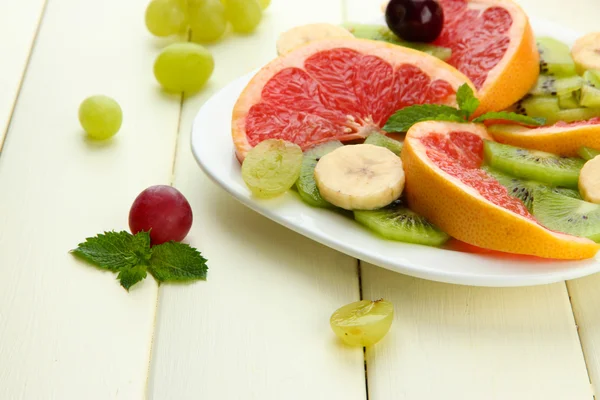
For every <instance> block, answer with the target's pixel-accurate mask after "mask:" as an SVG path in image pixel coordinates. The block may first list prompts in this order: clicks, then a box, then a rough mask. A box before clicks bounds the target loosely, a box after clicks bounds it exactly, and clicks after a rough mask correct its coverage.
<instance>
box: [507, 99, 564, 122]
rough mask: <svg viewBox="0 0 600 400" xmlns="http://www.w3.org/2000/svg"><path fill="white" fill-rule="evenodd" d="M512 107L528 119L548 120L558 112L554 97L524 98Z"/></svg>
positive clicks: (558, 108)
mask: <svg viewBox="0 0 600 400" xmlns="http://www.w3.org/2000/svg"><path fill="white" fill-rule="evenodd" d="M514 107H515V111H516V112H517V113H519V114H523V115H529V116H530V117H544V118H549V117H551V116H552V115H554V114H555V113H557V112H559V111H560V106H559V105H558V98H557V97H556V96H526V97H524V98H523V99H521V100H519V101H518V102H517V103H516V104H515V106H514Z"/></svg>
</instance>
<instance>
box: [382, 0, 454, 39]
mask: <svg viewBox="0 0 600 400" xmlns="http://www.w3.org/2000/svg"><path fill="white" fill-rule="evenodd" d="M385 22H386V23H387V26H388V27H389V28H390V30H391V31H392V32H394V33H395V34H396V36H398V37H399V38H401V39H404V40H408V41H409V42H426V43H429V42H433V41H434V40H435V39H437V37H438V36H439V35H440V33H441V32H442V28H443V26H444V11H443V10H442V6H440V3H438V2H437V0H390V2H389V3H388V5H387V8H386V10H385Z"/></svg>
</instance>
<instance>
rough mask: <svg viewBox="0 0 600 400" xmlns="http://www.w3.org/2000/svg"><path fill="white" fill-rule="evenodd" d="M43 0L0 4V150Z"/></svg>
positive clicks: (40, 14) (41, 10)
mask: <svg viewBox="0 0 600 400" xmlns="http://www.w3.org/2000/svg"><path fill="white" fill-rule="evenodd" d="M44 4H45V0H20V1H18V2H14V1H3V2H0V38H3V40H2V41H0V52H1V53H2V63H1V64H0V150H1V149H2V143H3V141H4V136H5V134H6V129H7V128H8V123H9V121H10V116H11V115H12V112H13V107H14V104H15V101H16V98H17V95H18V92H19V88H20V86H21V81H22V79H23V75H24V73H25V69H26V66H27V62H28V59H29V54H30V52H31V48H32V46H33V42H34V38H35V35H36V32H37V28H38V25H39V22H40V18H41V16H42V13H43V9H44Z"/></svg>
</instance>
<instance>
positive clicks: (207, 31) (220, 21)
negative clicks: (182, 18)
mask: <svg viewBox="0 0 600 400" xmlns="http://www.w3.org/2000/svg"><path fill="white" fill-rule="evenodd" d="M188 19H189V21H190V26H191V28H192V40H193V41H194V42H213V41H215V40H218V39H219V38H220V37H221V36H223V34H224V33H225V30H226V29H227V20H226V19H225V7H224V6H223V4H221V2H220V1H219V0H204V1H203V2H200V3H194V4H190V7H189V10H188Z"/></svg>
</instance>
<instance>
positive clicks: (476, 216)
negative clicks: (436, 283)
mask: <svg viewBox="0 0 600 400" xmlns="http://www.w3.org/2000/svg"><path fill="white" fill-rule="evenodd" d="M484 139H488V140H491V137H490V136H489V134H488V133H487V131H486V129H485V127H484V126H483V125H479V124H460V123H451V122H433V121H427V122H421V123H418V124H416V125H414V126H413V127H412V128H411V129H410V130H409V131H408V133H407V135H406V139H405V141H404V147H403V149H402V161H403V164H404V171H405V175H406V186H405V189H404V192H405V194H406V198H407V201H408V204H409V206H410V207H411V209H413V210H414V211H416V212H417V213H419V214H421V215H423V216H424V217H425V218H427V219H429V220H430V221H431V222H432V223H434V224H436V225H437V226H439V227H440V228H441V229H442V230H444V231H445V232H447V233H448V234H449V235H451V236H452V237H454V238H456V239H458V240H460V241H463V242H466V243H468V244H471V245H474V246H478V247H482V248H485V249H491V250H497V251H502V252H507V253H514V254H524V255H532V256H537V257H542V258H554V259H585V258H591V257H593V256H594V255H595V254H596V253H597V252H598V249H599V248H600V245H598V244H596V243H594V242H593V241H591V240H589V239H584V238H579V237H575V236H570V235H565V234H562V233H557V232H553V231H550V230H548V229H546V228H544V227H543V226H541V225H540V224H538V223H537V221H536V220H535V218H534V217H533V216H532V215H531V214H530V213H529V211H528V210H527V208H526V207H525V205H524V204H523V203H522V202H521V201H520V200H518V199H516V198H514V197H512V196H510V195H509V193H508V191H507V189H506V188H505V187H504V186H502V185H501V184H500V183H499V182H498V181H497V180H496V179H494V178H493V177H491V176H489V175H488V174H487V173H486V172H485V171H483V170H482V169H480V167H481V164H482V162H483V141H484Z"/></svg>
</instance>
